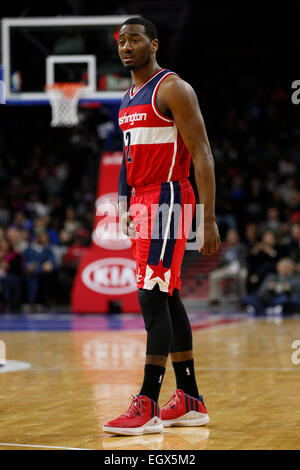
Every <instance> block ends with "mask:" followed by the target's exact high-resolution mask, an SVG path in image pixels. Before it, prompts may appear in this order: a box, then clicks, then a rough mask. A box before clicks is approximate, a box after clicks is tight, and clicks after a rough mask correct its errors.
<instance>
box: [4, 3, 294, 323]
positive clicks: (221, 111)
mask: <svg viewBox="0 0 300 470" xmlns="http://www.w3.org/2000/svg"><path fill="white" fill-rule="evenodd" d="M298 10H299V8H298V7H296V6H292V4H291V3H289V2H284V3H282V2H280V4H279V2H278V4H277V3H275V4H272V6H270V7H269V9H268V11H263V10H262V9H261V7H260V6H259V4H258V3H255V2H246V3H242V4H240V5H237V4H235V5H233V2H232V3H230V2H222V3H221V2H209V4H208V3H205V4H204V3H202V2H189V1H184V2H180V1H177V2H176V1H175V2H172V1H165V2H164V1H151V2H146V1H145V2H144V1H135V2H134V1H127V2H118V1H110V2H99V4H98V5H95V4H94V3H92V2H89V1H83V0H62V1H60V2H59V3H58V2H55V1H54V2H51V4H49V5H47V4H41V2H38V1H32V0H31V1H24V2H22V6H18V5H16V4H14V5H10V4H8V3H7V2H6V4H5V5H3V6H2V7H1V16H2V18H3V17H9V18H23V19H25V18H27V17H31V18H35V17H36V18H38V17H60V16H69V17H70V16H74V17H79V16H96V15H97V16H98V15H129V16H135V15H142V16H145V17H147V18H149V19H150V20H152V21H153V22H154V23H155V24H156V26H157V29H158V36H159V41H160V47H159V52H158V63H159V65H161V66H163V67H165V68H169V69H171V70H173V71H175V72H177V73H178V74H179V75H180V76H181V77H182V78H183V79H184V80H186V81H187V82H189V83H190V84H191V85H192V86H193V87H194V89H195V91H196V92H197V95H198V99H199V103H200V108H201V111H202V114H203V116H204V120H205V123H206V128H207V133H208V136H209V140H210V144H211V147H212V153H213V156H214V159H215V174H216V183H217V194H216V216H217V223H218V225H219V230H220V234H221V239H222V242H223V243H222V247H221V249H220V250H219V252H218V254H217V255H216V256H214V257H203V256H199V254H198V253H197V252H195V251H187V252H186V255H185V258H184V262H183V267H182V280H183V284H182V297H183V299H184V302H185V304H186V305H187V307H188V309H189V311H193V310H197V311H199V308H200V309H201V308H204V309H210V311H213V312H216V313H218V312H221V311H222V312H223V311H224V310H226V311H237V312H244V313H245V314H254V315H266V314H268V313H270V312H276V311H279V312H284V313H285V312H286V313H297V312H299V310H300V297H299V292H300V284H299V274H300V184H299V183H300V176H299V166H300V119H299V113H300V105H299V106H297V105H295V104H293V103H292V101H291V95H292V88H291V84H292V82H293V81H294V80H296V79H297V78H299V77H298V63H297V58H299V57H300V54H299V52H300V50H299V49H300V44H299V41H298V38H297V21H298V13H299V11H298ZM22 34H23V35H20V34H19V36H18V35H16V36H15V37H14V38H13V37H12V38H11V39H12V44H11V46H12V51H14V56H13V58H12V62H13V61H15V63H13V65H14V66H16V64H21V65H19V66H20V67H23V70H24V72H23V75H22V77H20V76H19V75H18V74H16V75H15V76H14V82H13V84H14V86H15V90H16V91H19V92H20V91H27V90H33V89H35V87H36V89H38V87H39V86H40V80H41V77H44V69H42V68H41V67H40V61H41V59H40V58H39V57H40V56H39V53H40V54H41V55H46V54H47V53H49V50H50V49H51V48H52V49H51V52H55V53H58V54H59V53H69V52H70V50H71V51H72V52H73V51H74V47H75V49H76V51H77V53H83V54H84V53H89V52H90V50H93V49H95V50H96V52H97V51H98V52H99V51H100V52H101V51H102V56H104V57H105V60H104V64H102V65H101V67H102V71H101V77H98V78H99V80H98V81H97V87H98V89H100V90H101V89H102V90H106V89H108V88H107V87H110V89H111V90H118V83H120V80H121V79H122V80H123V81H122V86H123V85H124V84H126V83H127V82H126V79H127V80H128V76H126V74H125V73H124V72H123V71H122V68H121V65H120V64H119V62H118V58H117V52H116V46H115V43H114V42H113V41H112V42H108V41H107V36H105V38H104V39H105V40H104V39H103V38H102V39H101V38H100V36H97V32H95V31H91V32H90V33H86V34H85V32H84V31H83V32H82V34H81V33H80V34H79V33H78V31H77V32H76V35H74V34H73V35H72V34H71V37H66V35H65V34H64V32H63V31H60V32H59V33H58V34H57V35H56V38H55V43H56V45H55V47H54V45H53V44H54V43H53V44H52V42H51V41H53V38H52V39H51V38H50V37H42V33H40V36H38V35H36V36H34V35H33V34H32V32H30V31H25V30H24V31H23V33H22ZM97 38H98V39H97ZM99 38H100V39H101V40H100V39H99ZM25 39H26V40H25ZM2 40H3V39H2ZM84 40H86V41H84ZM45 41H46V42H45ZM47 41H49V42H48V45H49V50H46V51H45V50H43V47H46V46H45V44H46V43H47ZM70 42H72V43H73V45H72V46H70ZM87 42H89V48H88V50H87V46H86V43H87ZM50 43H51V47H50ZM74 44H75V45H74ZM31 47H34V50H35V51H36V52H35V53H34V54H35V55H31V52H30V51H31ZM38 51H39V52H38ZM93 52H94V50H93ZM96 52H95V53H96ZM105 54H106V55H105ZM2 59H3V58H2ZM29 72H30V74H29ZM28 77H29V78H28ZM103 77H106V80H103ZM114 77H115V78H116V77H117V79H116V80H115V81H114V80H113V78H114ZM20 78H21V79H22V85H21V84H20ZM129 83H130V82H129ZM23 104H24V105H23ZM23 104H22V103H17V104H13V103H10V104H9V105H1V106H0V116H1V127H0V277H1V280H0V281H1V292H0V310H1V312H2V313H9V312H34V311H39V312H41V311H53V312H68V311H70V292H71V288H72V284H73V280H74V276H75V274H76V270H77V267H78V265H79V262H80V259H81V257H82V255H83V253H84V250H85V248H87V247H89V246H90V244H91V236H92V231H93V223H94V207H95V197H96V191H97V178H98V167H99V157H100V160H101V155H102V154H103V153H104V152H107V151H119V150H121V149H122V136H121V133H120V130H119V128H118V124H117V112H118V101H117V100H111V101H109V100H107V101H105V100H104V101H101V100H98V102H97V100H94V101H93V102H92V103H89V104H85V105H84V104H83V105H82V106H80V107H79V117H80V120H79V124H78V125H77V126H75V127H72V128H51V127H50V125H49V123H50V120H51V108H50V107H49V106H45V105H44V104H43V103H29V101H28V102H27V103H26V102H24V103H23ZM190 178H191V182H192V183H193V184H194V181H193V171H191V176H190ZM33 260H34V261H36V260H38V262H39V263H41V269H40V271H39V274H38V275H37V276H32V272H31V267H30V266H31V263H32V262H33Z"/></svg>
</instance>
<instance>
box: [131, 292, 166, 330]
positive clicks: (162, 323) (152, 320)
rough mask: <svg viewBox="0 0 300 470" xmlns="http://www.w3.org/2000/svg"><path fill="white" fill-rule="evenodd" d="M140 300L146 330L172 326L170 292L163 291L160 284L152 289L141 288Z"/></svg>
mask: <svg viewBox="0 0 300 470" xmlns="http://www.w3.org/2000/svg"><path fill="white" fill-rule="evenodd" d="M138 300H139V304H140V307H141V311H142V315H143V318H144V323H145V328H146V331H148V332H149V331H151V330H153V329H160V328H167V329H169V328H170V327H171V320H170V313H169V307H168V294H167V293H165V292H161V291H160V290H159V287H158V285H156V286H155V287H154V288H153V289H152V290H147V289H139V290H138Z"/></svg>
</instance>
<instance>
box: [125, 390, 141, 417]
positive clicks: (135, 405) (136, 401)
mask: <svg viewBox="0 0 300 470" xmlns="http://www.w3.org/2000/svg"><path fill="white" fill-rule="evenodd" d="M131 397H132V403H131V405H130V406H129V408H128V410H127V411H126V412H125V413H124V415H123V416H124V417H130V416H133V415H139V414H141V412H143V410H144V400H142V399H140V397H136V396H134V395H131Z"/></svg>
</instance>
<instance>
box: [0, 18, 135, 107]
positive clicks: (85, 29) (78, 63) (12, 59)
mask: <svg viewBox="0 0 300 470" xmlns="http://www.w3.org/2000/svg"><path fill="white" fill-rule="evenodd" d="M127 18H129V16H128V15H127V16H94V17H90V16H81V17H43V18H42V17H39V18H4V19H3V20H2V66H3V76H2V79H3V80H4V82H5V88H6V104H28V105H33V104H47V103H49V100H48V97H47V95H46V92H45V85H49V84H51V83H54V82H81V83H84V84H86V86H87V88H86V90H85V93H84V95H83V96H82V98H81V101H101V102H117V101H119V100H120V99H121V97H122V96H123V93H124V91H125V90H126V89H127V88H129V87H130V86H131V77H130V74H129V73H128V72H126V71H125V70H124V68H123V66H122V63H121V61H120V59H119V56H118V52H117V45H116V33H117V31H118V29H119V27H120V25H121V24H122V23H123V22H124V21H125V20H126V19H127Z"/></svg>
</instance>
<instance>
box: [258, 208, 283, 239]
mask: <svg viewBox="0 0 300 470" xmlns="http://www.w3.org/2000/svg"><path fill="white" fill-rule="evenodd" d="M260 230H261V233H265V232H266V231H267V230H272V232H274V234H275V236H278V235H279V234H280V214H279V210H278V209H277V207H269V208H268V210H267V214H266V220H265V221H264V222H262V224H261V225H260Z"/></svg>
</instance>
